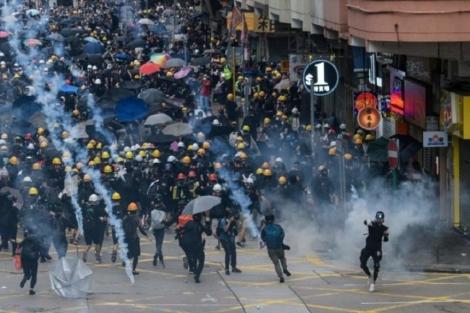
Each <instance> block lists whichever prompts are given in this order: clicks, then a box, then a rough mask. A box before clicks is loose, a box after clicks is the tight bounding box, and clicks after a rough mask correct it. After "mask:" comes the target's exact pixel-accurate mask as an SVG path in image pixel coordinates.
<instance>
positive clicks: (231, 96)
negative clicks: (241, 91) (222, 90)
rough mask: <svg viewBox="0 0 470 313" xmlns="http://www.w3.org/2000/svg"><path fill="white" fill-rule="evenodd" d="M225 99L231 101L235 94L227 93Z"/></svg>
mask: <svg viewBox="0 0 470 313" xmlns="http://www.w3.org/2000/svg"><path fill="white" fill-rule="evenodd" d="M227 100H228V101H233V100H235V96H234V95H233V93H229V94H228V95H227Z"/></svg>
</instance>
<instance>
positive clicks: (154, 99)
mask: <svg viewBox="0 0 470 313" xmlns="http://www.w3.org/2000/svg"><path fill="white" fill-rule="evenodd" d="M139 98H140V99H142V100H144V101H145V102H147V103H148V104H154V103H160V102H162V101H163V100H164V99H166V95H165V94H164V93H163V92H162V91H161V90H159V89H155V88H149V89H145V90H143V91H142V92H141V93H140V94H139Z"/></svg>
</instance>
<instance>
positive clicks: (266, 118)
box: [263, 117, 271, 126]
mask: <svg viewBox="0 0 470 313" xmlns="http://www.w3.org/2000/svg"><path fill="white" fill-rule="evenodd" d="M269 123H271V119H270V118H269V117H265V118H264V120H263V124H264V126H268V125H269Z"/></svg>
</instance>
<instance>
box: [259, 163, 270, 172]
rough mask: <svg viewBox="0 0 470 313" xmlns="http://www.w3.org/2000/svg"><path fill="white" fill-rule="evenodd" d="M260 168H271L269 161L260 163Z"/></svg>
mask: <svg viewBox="0 0 470 313" xmlns="http://www.w3.org/2000/svg"><path fill="white" fill-rule="evenodd" d="M261 168H262V169H263V170H265V169H267V168H271V165H270V164H269V162H263V165H261Z"/></svg>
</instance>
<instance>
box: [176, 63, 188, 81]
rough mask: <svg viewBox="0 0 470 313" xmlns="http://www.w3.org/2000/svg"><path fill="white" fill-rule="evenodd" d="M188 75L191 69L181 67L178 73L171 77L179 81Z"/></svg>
mask: <svg viewBox="0 0 470 313" xmlns="http://www.w3.org/2000/svg"><path fill="white" fill-rule="evenodd" d="M189 73H191V68H190V67H189V66H187V67H183V68H182V69H180V70H179V71H178V72H176V73H175V75H174V76H173V77H174V78H175V79H181V78H185V77H186V76H188V74H189Z"/></svg>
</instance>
